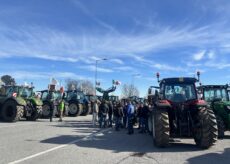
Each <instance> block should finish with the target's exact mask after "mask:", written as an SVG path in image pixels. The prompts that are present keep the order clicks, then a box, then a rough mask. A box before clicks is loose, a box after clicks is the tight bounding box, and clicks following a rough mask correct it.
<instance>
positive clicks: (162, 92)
mask: <svg viewBox="0 0 230 164" xmlns="http://www.w3.org/2000/svg"><path fill="white" fill-rule="evenodd" d="M197 75H198V79H196V78H190V77H184V78H165V79H162V80H159V73H157V78H158V82H159V87H156V88H159V92H155V93H156V94H157V95H155V97H156V98H157V99H154V102H151V103H152V104H153V110H152V114H151V116H150V119H151V121H150V124H149V126H150V127H149V129H150V131H151V132H152V136H153V141H154V144H155V145H156V146H158V147H166V146H168V145H169V141H170V138H176V137H193V138H194V140H195V143H196V145H197V146H199V147H201V148H204V149H206V148H209V147H210V146H212V145H213V144H214V143H215V142H216V141H217V131H218V130H217V122H216V117H215V115H214V113H213V111H212V110H210V109H209V108H208V106H207V103H206V102H205V101H204V100H199V99H198V96H197V90H196V86H195V83H196V82H198V81H199V76H200V73H199V72H198V73H197Z"/></svg>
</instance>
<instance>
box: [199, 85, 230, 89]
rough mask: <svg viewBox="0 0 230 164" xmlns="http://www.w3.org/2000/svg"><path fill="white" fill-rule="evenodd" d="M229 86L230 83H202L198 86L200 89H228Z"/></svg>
mask: <svg viewBox="0 0 230 164" xmlns="http://www.w3.org/2000/svg"><path fill="white" fill-rule="evenodd" d="M228 87H229V86H228V85H202V86H199V87H197V88H198V89H219V88H224V89H227V88H228Z"/></svg>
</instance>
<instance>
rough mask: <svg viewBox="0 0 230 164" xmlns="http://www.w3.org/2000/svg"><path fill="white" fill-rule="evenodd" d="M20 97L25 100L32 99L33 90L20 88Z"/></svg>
mask: <svg viewBox="0 0 230 164" xmlns="http://www.w3.org/2000/svg"><path fill="white" fill-rule="evenodd" d="M19 95H20V96H22V97H25V98H28V97H32V95H33V89H32V88H26V87H25V88H24V87H20V88H19Z"/></svg>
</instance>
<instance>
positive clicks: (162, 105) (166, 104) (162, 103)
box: [156, 100, 171, 108]
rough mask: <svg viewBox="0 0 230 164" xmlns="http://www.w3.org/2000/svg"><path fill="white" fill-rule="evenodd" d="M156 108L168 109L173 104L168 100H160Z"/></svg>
mask: <svg viewBox="0 0 230 164" xmlns="http://www.w3.org/2000/svg"><path fill="white" fill-rule="evenodd" d="M156 106H157V107H158V108H168V107H171V104H170V102H169V101H168V100H158V101H157V102H156Z"/></svg>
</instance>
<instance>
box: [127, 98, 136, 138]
mask: <svg viewBox="0 0 230 164" xmlns="http://www.w3.org/2000/svg"><path fill="white" fill-rule="evenodd" d="M134 114H135V111H134V106H133V105H132V103H131V101H129V102H128V107H127V118H128V134H133V133H134V130H133V120H134Z"/></svg>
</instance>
